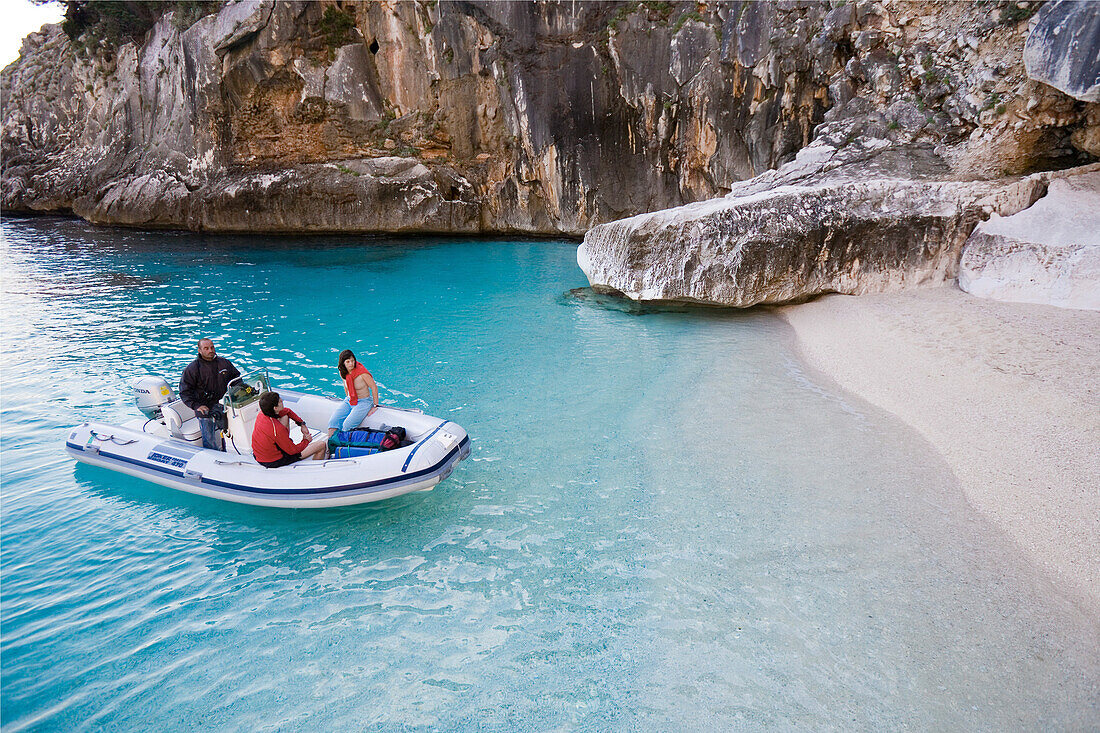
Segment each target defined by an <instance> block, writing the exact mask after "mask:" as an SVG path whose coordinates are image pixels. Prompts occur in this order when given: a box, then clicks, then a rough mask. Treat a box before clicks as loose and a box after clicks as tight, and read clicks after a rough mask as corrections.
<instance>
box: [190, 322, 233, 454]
mask: <svg viewBox="0 0 1100 733" xmlns="http://www.w3.org/2000/svg"><path fill="white" fill-rule="evenodd" d="M239 376H241V373H240V372H239V371H238V370H237V367H235V366H233V365H232V364H231V363H230V362H229V360H228V359H223V358H222V357H220V356H218V352H217V351H215V350H214V342H213V341H211V340H210V339H206V338H204V339H201V340H200V341H199V355H198V357H197V358H196V359H195V360H194V361H193V362H191V363H190V364H188V365H187V368H186V369H184V370H183V377H182V378H181V379H180V399H182V400H183V404H185V405H187V406H188V407H190V408H191V409H192V410H194V411H195V414H196V415H198V418H199V428H200V429H201V430H202V447H203V448H213V449H214V450H224V448H223V446H222V436H221V432H220V431H219V430H217V429H215V424H214V419H215V416H222V418H224V415H225V408H224V407H222V405H221V398H222V397H224V396H225V390H226V386H227V385H228V384H229V382H230V381H231V380H233V379H236V378H237V377H239Z"/></svg>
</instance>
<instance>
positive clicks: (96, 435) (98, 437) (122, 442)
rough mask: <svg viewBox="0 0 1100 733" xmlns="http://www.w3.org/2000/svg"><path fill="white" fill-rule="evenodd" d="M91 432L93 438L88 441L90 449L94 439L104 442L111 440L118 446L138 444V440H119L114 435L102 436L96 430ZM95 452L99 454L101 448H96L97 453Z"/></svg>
mask: <svg viewBox="0 0 1100 733" xmlns="http://www.w3.org/2000/svg"><path fill="white" fill-rule="evenodd" d="M90 432H91V436H92V437H91V438H89V439H88V447H89V448H91V447H92V445H91V443H92V439H93V438H94V439H95V440H102V441H104V442H106V441H108V440H109V441H111V442H112V443H115V444H117V445H130V444H131V443H136V442H137V440H133V439H131V440H119V439H118V438H116V437H115V436H114V435H101V434H99V433H97V432H96V431H94V430H92V431H90ZM95 452H97V453H98V452H99V446H96V451H95Z"/></svg>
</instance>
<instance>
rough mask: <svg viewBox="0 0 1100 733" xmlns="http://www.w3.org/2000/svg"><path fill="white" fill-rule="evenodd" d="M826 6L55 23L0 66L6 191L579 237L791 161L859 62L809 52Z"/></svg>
mask: <svg viewBox="0 0 1100 733" xmlns="http://www.w3.org/2000/svg"><path fill="white" fill-rule="evenodd" d="M334 13H335V14H337V15H336V16H334V15H333V14H334ZM827 13H828V5H826V4H823V3H803V2H789V3H780V4H776V5H769V4H756V3H709V4H708V3H701V4H697V3H694V2H692V3H666V2H649V3H639V2H617V3H615V2H612V3H607V2H575V1H573V0H563V1H562V2H538V3H535V2H488V1H486V2H458V1H453V0H443V1H442V2H435V0H426V1H424V2H396V1H395V2H356V3H351V2H341V3H336V2H321V3H314V2H274V1H273V0H242V1H240V2H234V3H230V4H227V5H226V6H225V7H223V8H222V10H221V11H220V12H218V13H217V14H215V15H209V16H207V17H205V18H202V19H200V20H199V21H197V22H195V23H194V24H192V25H190V26H189V27H186V28H181V27H179V26H180V23H179V22H178V19H177V18H175V17H173V15H172V14H167V15H165V16H164V17H162V18H161V19H160V20H159V21H158V22H157V23H156V25H155V26H154V27H153V28H152V29H151V30H150V31H149V32H148V33H147V34H146V35H145V37H144V39H142V41H141V42H135V43H127V44H124V45H122V46H121V47H119V48H118V49H117V51H116V52H114V53H113V54H111V55H110V58H109V59H105V58H104V57H103V55H102V54H99V55H97V54H91V55H88V54H84V53H77V52H76V50H75V49H74V47H73V44H72V43H71V42H70V40H69V39H68V38H67V37H66V36H65V35H64V34H63V33H61V32H60V30H59V29H58V28H56V27H47V28H45V29H44V30H43V32H42V33H39V34H34V35H32V36H30V37H29V38H28V39H27V41H26V42H25V43H24V48H23V54H22V56H21V57H20V59H19V61H18V62H16V63H15V64H13V65H12V66H9V67H8V68H7V69H5V70H4V72H3V76H2V96H3V107H4V113H3V116H4V119H3V138H2V149H3V158H4V160H3V196H2V203H3V207H4V209H5V210H20V209H25V210H28V209H29V210H69V209H71V210H72V211H74V212H76V213H77V214H79V215H80V216H83V217H85V218H87V219H90V220H92V221H96V222H105V223H122V224H130V225H138V226H166V227H185V228H190V229H204V230H251V231H262V230H287V231H319V230H335V231H407V232H416V231H421V232H428V231H454V232H527V233H543V234H548V233H565V234H572V235H580V234H582V233H584V232H585V231H587V230H588V229H589V228H590V227H591V226H593V225H595V224H598V223H601V222H606V221H611V220H614V219H617V218H619V217H622V216H626V215H631V214H634V213H637V212H639V211H649V210H655V209H661V208H666V207H669V206H675V205H679V204H682V203H685V202H690V201H695V200H699V199H703V198H709V197H712V196H716V195H721V194H723V193H726V192H727V191H729V190H730V187H731V186H732V185H733V184H734V183H736V182H737V181H739V180H742V179H745V178H750V177H752V176H753V175H756V174H758V173H760V172H762V171H765V170H768V169H770V168H773V167H775V166H776V165H778V164H779V163H781V162H783V161H785V160H789V159H791V158H792V157H793V156H794V154H795V153H796V152H797V151H798V150H799V149H800V148H802V147H803V146H804V145H805V144H806V143H807V142H809V140H810V138H811V135H812V131H813V129H814V126H815V125H816V124H818V123H820V122H821V120H822V118H823V115H824V113H825V110H826V109H827V107H828V104H829V102H828V97H827V93H826V82H827V80H828V74H829V73H831V72H832V71H833V70H835V69H836V68H841V67H842V66H843V63H844V62H845V60H846V57H847V52H846V51H845V49H844V48H842V47H841V46H838V45H836V44H833V45H831V46H828V47H822V48H819V49H816V51H815V50H814V49H811V48H809V47H808V46H807V42H808V41H809V39H810V37H811V35H812V34H813V33H814V32H815V29H818V28H820V27H821V26H822V24H823V22H824V19H825V16H826V15H827ZM332 17H343V18H347V19H348V20H349V21H350V22H349V23H348V25H349V26H350V27H349V28H348V30H347V32H346V33H345V34H343V35H339V34H336V35H334V34H333V33H332V32H331V28H329V27H328V26H326V22H327V21H328V20H329V19H331V18H332ZM853 17H854V16H853ZM328 25H329V26H331V22H329V23H328ZM815 53H816V55H815Z"/></svg>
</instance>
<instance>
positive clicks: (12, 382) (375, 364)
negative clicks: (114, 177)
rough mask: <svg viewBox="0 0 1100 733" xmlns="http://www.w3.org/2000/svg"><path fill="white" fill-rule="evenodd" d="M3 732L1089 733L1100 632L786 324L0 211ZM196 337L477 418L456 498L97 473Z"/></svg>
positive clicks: (324, 378) (313, 251)
mask: <svg viewBox="0 0 1100 733" xmlns="http://www.w3.org/2000/svg"><path fill="white" fill-rule="evenodd" d="M4 236H5V252H4V258H5V259H4V268H3V276H4V281H3V291H4V292H3V305H2V308H3V310H2V315H3V349H2V351H3V354H2V357H0V378H2V385H0V387H2V390H0V418H2V423H0V441H2V443H0V446H2V456H0V457H2V471H3V491H2V510H0V520H2V529H0V532H2V537H0V571H2V586H0V635H2V640H0V664H2V672H0V675H2V679H0V682H2V692H0V722H2V723H3V726H4V728H5V730H22V729H43V730H51V729H52V730H69V729H73V728H98V727H110V728H112V729H126V728H138V729H150V728H165V727H171V728H179V727H183V726H186V727H199V726H202V727H208V728H213V729H233V730H236V729H264V728H279V729H289V730H293V729H299V730H325V729H349V728H350V729H363V728H373V729H381V730H396V729H407V728H416V727H433V728H440V729H470V728H473V727H475V726H479V727H481V728H484V729H490V730H528V729H529V730H547V729H576V728H580V729H592V730H596V729H598V730H629V729H646V730H648V729H660V730H680V729H695V730H714V729H728V728H747V729H755V728H765V727H767V728H787V729H791V728H812V729H845V730H848V729H853V728H855V729H875V730H879V729H916V730H927V729H944V728H953V729H984V730H1004V729H1021V728H1025V729H1036V728H1055V729H1090V728H1091V729H1094V728H1096V726H1097V720H1100V704H1098V702H1097V701H1098V692H1097V685H1098V680H1100V670H1098V662H1097V659H1100V643H1098V641H1097V628H1096V627H1097V620H1096V619H1095V618H1091V617H1089V616H1088V615H1086V614H1085V613H1083V612H1082V611H1081V610H1080V609H1078V608H1077V607H1075V606H1073V605H1072V603H1071V602H1069V601H1068V600H1067V599H1065V598H1064V597H1063V596H1061V595H1060V594H1059V592H1058V590H1057V589H1056V588H1055V587H1054V586H1053V585H1051V584H1050V583H1049V582H1048V581H1047V579H1046V578H1044V577H1043V576H1041V575H1040V574H1038V573H1036V572H1034V571H1033V570H1032V569H1030V568H1029V567H1028V566H1026V565H1024V564H1023V563H1022V560H1021V557H1020V555H1019V553H1017V552H1015V551H1014V550H1013V548H1012V547H1011V545H1010V544H1009V543H1008V542H1006V541H1005V539H1004V538H1003V537H1001V536H1000V535H998V534H997V533H996V532H995V531H994V530H993V529H992V528H991V527H989V526H988V525H987V524H985V523H984V522H982V521H981V520H980V519H979V518H977V517H975V516H974V515H973V513H972V512H971V511H970V510H969V508H968V507H967V506H966V505H965V503H964V502H963V501H962V500H961V498H960V496H959V493H958V491H957V490H956V489H955V486H954V483H953V479H952V476H951V474H950V472H949V471H948V469H947V468H946V467H945V466H944V465H943V464H942V463H941V462H940V460H939V459H938V458H937V457H936V456H935V455H934V454H933V453H932V452H931V450H930V449H929V448H928V446H927V445H926V444H924V443H922V442H921V441H920V440H919V438H918V437H917V436H915V435H914V434H912V433H911V432H909V431H908V430H906V429H905V428H904V426H902V425H899V424H898V423H897V422H896V421H894V420H893V419H892V418H890V417H889V416H885V415H882V414H879V413H876V412H874V411H873V410H870V409H868V408H867V407H866V406H864V405H862V404H861V403H858V402H856V401H854V400H853V399H851V398H850V397H848V396H846V395H844V394H843V393H840V392H838V391H837V390H836V389H835V388H834V387H833V386H832V385H830V384H828V383H826V382H824V381H823V380H821V379H820V378H819V377H818V376H816V375H815V374H812V373H810V372H808V371H807V370H806V369H805V368H804V367H802V366H801V365H800V364H799V362H798V361H797V359H796V358H795V356H794V355H793V351H792V345H791V343H790V340H789V336H788V333H787V331H786V329H785V327H784V326H783V325H782V324H781V323H780V322H779V321H778V320H777V319H774V318H773V317H772V316H770V315H769V314H767V313H761V312H754V313H748V314H745V313H741V314H728V313H719V312H710V311H700V310H693V311H680V312H677V311H644V312H643V311H638V310H635V309H631V308H627V307H625V306H623V305H622V304H617V303H614V302H613V301H605V300H602V299H599V298H594V297H591V296H583V295H582V296H575V295H571V294H570V293H569V291H570V289H572V288H576V287H580V286H582V285H584V278H583V275H582V273H580V272H579V271H578V270H577V268H576V265H575V246H573V245H570V244H564V243H553V242H471V241H451V242H448V241H443V240H436V241H426V240H415V241H401V242H397V243H386V242H380V241H375V242H368V243H364V242H363V240H355V239H348V238H345V239H320V238H314V239H274V240H272V239H270V238H241V237H216V238H215V237H197V236H194V235H189V234H186V235H185V234H171V233H139V232H127V231H119V230H100V229H94V228H91V227H88V226H86V225H83V224H81V223H78V222H72V221H66V220H56V219H39V220H31V221H21V220H15V221H10V220H9V221H5V222H4ZM198 335H210V336H212V337H213V338H214V339H215V340H216V342H217V345H218V348H219V351H220V353H222V354H224V355H227V356H229V357H230V358H232V359H233V360H234V361H235V362H236V363H237V364H238V365H239V366H255V365H261V364H263V365H266V366H268V367H269V368H270V370H271V372H272V375H273V377H274V379H275V381H276V382H277V383H279V384H283V385H286V386H289V387H295V388H305V389H312V390H319V391H322V392H329V393H333V394H335V393H336V392H337V390H338V386H337V384H336V374H335V369H334V368H333V366H332V365H333V364H334V362H335V355H336V353H337V352H338V350H339V349H342V348H346V347H350V348H353V349H355V350H356V352H357V353H358V354H359V355H360V357H361V358H362V360H363V361H364V362H365V363H366V364H367V365H368V367H369V368H371V370H372V371H373V373H374V375H375V376H376V378H377V379H378V381H379V383H380V385H381V388H382V397H383V400H384V401H387V402H393V403H396V404H401V405H408V406H418V407H421V408H423V409H424V410H425V411H427V412H429V413H431V414H436V415H445V416H447V417H450V418H451V419H453V420H455V421H456V422H458V423H460V424H461V425H463V426H464V427H465V428H466V429H467V430H468V431H469V432H470V433H471V435H472V437H473V454H472V456H471V460H468V461H466V462H464V463H462V464H461V465H460V467H459V468H458V470H456V471H455V473H454V474H453V476H452V477H451V478H450V479H448V480H447V481H446V482H444V483H443V484H442V485H440V486H439V487H438V488H437V489H436V490H435V491H433V492H430V493H427V494H418V495H414V496H407V497H400V498H398V499H395V500H391V501H388V502H383V503H381V504H378V505H368V506H363V507H354V508H348V509H340V510H324V511H312V512H302V511H286V510H273V509H261V508H253V507H243V506H236V505H230V504H224V503H219V502H215V501H212V500H208V499H203V498H199V497H191V496H188V495H186V494H182V493H179V492H175V491H173V490H171V489H166V488H162V487H159V486H154V485H152V484H147V483H144V482H141V481H138V480H136V479H131V478H128V477H124V476H119V475H116V474H114V473H111V472H108V471H104V470H101V469H95V468H91V467H87V466H77V465H74V463H73V461H72V460H70V459H69V458H68V457H67V456H65V455H64V453H63V452H62V451H61V444H62V439H63V436H64V433H65V430H66V428H67V427H69V426H70V425H72V424H75V423H77V422H80V421H82V420H84V419H90V418H97V419H119V420H121V419H126V418H129V417H131V416H132V415H133V410H132V408H131V407H130V404H131V399H130V394H129V391H128V388H127V386H126V385H127V382H128V380H129V379H130V378H131V377H133V376H134V375H135V374H141V373H145V372H152V373H158V374H163V375H165V376H167V377H169V379H170V380H171V381H175V379H176V378H178V374H179V372H180V370H181V369H182V368H183V366H184V365H185V364H186V363H187V361H188V360H189V359H190V358H191V354H192V352H193V348H194V340H195V338H196V337H197V336H198Z"/></svg>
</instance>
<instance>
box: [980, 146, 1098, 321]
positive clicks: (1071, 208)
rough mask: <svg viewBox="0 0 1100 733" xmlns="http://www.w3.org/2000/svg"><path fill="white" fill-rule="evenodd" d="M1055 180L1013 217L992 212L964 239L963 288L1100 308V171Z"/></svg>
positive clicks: (1014, 298) (1005, 296) (998, 296)
mask: <svg viewBox="0 0 1100 733" xmlns="http://www.w3.org/2000/svg"><path fill="white" fill-rule="evenodd" d="M1089 168H1090V169H1091V170H1090V171H1089V172H1085V173H1080V174H1077V175H1072V176H1067V177H1064V178H1056V179H1054V180H1053V181H1051V183H1050V187H1049V189H1048V190H1047V194H1046V196H1044V197H1042V198H1040V199H1039V200H1038V201H1036V202H1035V203H1034V204H1032V205H1031V207H1029V208H1027V209H1024V210H1023V211H1021V212H1019V213H1017V214H1014V215H1012V216H1004V217H1001V216H997V215H996V214H994V215H993V216H992V217H991V218H990V219H989V220H988V221H986V222H983V223H982V224H980V225H979V226H978V227H977V228H976V229H975V230H974V233H973V234H972V235H971V236H970V238H969V239H968V240H967V242H966V245H965V247H964V249H963V253H962V258H961V260H960V262H959V287H961V288H962V289H963V290H965V291H966V292H968V293H971V294H972V295H977V296H980V297H983V298H992V299H995V300H1009V301H1017V302H1023V303H1043V304H1047V305H1055V306H1059V307H1062V308H1081V309H1089V310H1100V169H1097V166H1089Z"/></svg>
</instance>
